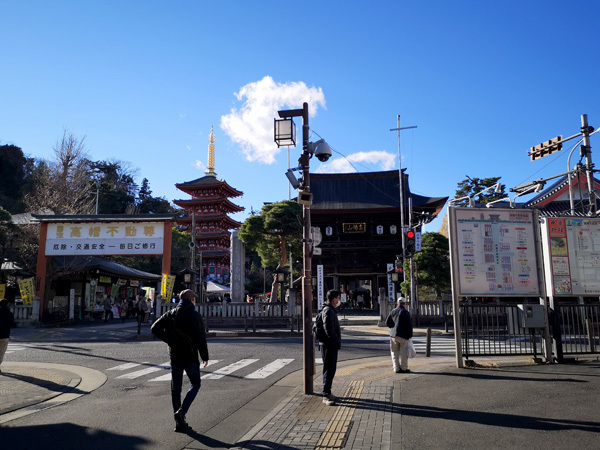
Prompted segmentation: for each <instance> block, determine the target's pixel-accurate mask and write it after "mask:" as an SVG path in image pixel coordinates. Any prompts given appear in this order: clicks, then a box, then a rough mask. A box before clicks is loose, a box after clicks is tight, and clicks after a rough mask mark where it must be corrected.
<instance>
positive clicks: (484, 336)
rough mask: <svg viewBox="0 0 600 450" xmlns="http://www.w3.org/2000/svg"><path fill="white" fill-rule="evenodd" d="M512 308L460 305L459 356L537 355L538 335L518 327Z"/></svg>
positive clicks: (539, 347)
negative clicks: (460, 351) (460, 350)
mask: <svg viewBox="0 0 600 450" xmlns="http://www.w3.org/2000/svg"><path fill="white" fill-rule="evenodd" d="M519 313H520V311H519V308H518V306H516V305H490V306H487V305H486V306H483V305H463V306H461V307H460V319H461V344H462V352H463V356H464V357H466V358H469V357H470V356H482V355H485V356H501V355H537V354H539V353H542V350H543V339H542V336H541V334H540V333H538V332H536V331H532V330H533V329H532V330H530V329H525V328H522V327H521V324H520V322H519Z"/></svg>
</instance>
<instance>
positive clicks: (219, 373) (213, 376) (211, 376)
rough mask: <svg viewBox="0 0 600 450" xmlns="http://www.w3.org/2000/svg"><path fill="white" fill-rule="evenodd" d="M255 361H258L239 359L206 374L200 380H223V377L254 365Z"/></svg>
mask: <svg viewBox="0 0 600 450" xmlns="http://www.w3.org/2000/svg"><path fill="white" fill-rule="evenodd" d="M256 361H258V359H241V360H239V361H237V362H234V363H233V364H230V365H228V366H225V367H223V368H221V369H219V370H216V371H214V372H212V373H207V374H206V375H203V376H202V379H203V380H218V379H219V378H223V377H224V376H225V375H230V374H232V373H233V372H235V371H236V370H239V369H242V368H244V367H246V366H249V365H250V364H252V363H255V362H256Z"/></svg>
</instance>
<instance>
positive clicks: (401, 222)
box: [390, 114, 417, 281]
mask: <svg viewBox="0 0 600 450" xmlns="http://www.w3.org/2000/svg"><path fill="white" fill-rule="evenodd" d="M409 128H417V127H416V126H412V127H404V128H400V114H398V128H390V131H397V132H398V179H399V180H400V183H399V188H400V232H401V234H402V236H401V237H402V261H403V262H404V257H405V253H404V242H405V239H404V180H403V178H404V177H403V176H402V153H401V152H400V131H402V130H408V129H409ZM402 276H403V281H406V273H405V272H404V271H402Z"/></svg>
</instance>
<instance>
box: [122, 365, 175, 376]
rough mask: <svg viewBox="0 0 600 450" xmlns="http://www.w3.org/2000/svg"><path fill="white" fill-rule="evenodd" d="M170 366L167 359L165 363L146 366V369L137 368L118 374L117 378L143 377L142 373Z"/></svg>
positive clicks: (145, 373) (146, 373)
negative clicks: (135, 370)
mask: <svg viewBox="0 0 600 450" xmlns="http://www.w3.org/2000/svg"><path fill="white" fill-rule="evenodd" d="M170 367H171V362H170V361H167V362H166V363H163V364H161V365H160V366H154V367H148V368H146V369H142V370H138V371H137V372H131V373H126V374H124V375H120V376H118V377H117V379H119V378H122V379H127V380H133V379H134V378H139V377H143V376H144V375H148V374H149V373H153V372H158V371H159V370H165V369H168V368H170Z"/></svg>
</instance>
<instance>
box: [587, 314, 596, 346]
mask: <svg viewBox="0 0 600 450" xmlns="http://www.w3.org/2000/svg"><path fill="white" fill-rule="evenodd" d="M585 327H586V328H587V335H588V341H589V343H590V352H592V353H596V345H595V344H596V343H595V342H594V327H593V326H592V319H589V318H588V319H585Z"/></svg>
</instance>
